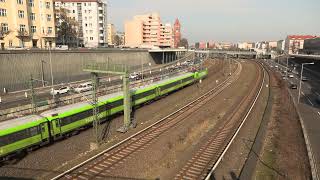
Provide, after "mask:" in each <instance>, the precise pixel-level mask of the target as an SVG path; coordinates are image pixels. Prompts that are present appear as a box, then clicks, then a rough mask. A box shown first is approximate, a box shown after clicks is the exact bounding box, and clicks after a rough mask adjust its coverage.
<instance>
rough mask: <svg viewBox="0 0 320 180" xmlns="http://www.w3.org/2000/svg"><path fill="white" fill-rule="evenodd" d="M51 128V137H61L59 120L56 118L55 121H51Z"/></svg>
mask: <svg viewBox="0 0 320 180" xmlns="http://www.w3.org/2000/svg"><path fill="white" fill-rule="evenodd" d="M51 128H52V131H51V134H52V136H54V137H59V136H60V135H61V119H60V118H57V119H55V120H52V123H51Z"/></svg>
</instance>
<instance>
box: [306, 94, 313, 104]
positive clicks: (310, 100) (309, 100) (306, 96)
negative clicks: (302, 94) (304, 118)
mask: <svg viewBox="0 0 320 180" xmlns="http://www.w3.org/2000/svg"><path fill="white" fill-rule="evenodd" d="M306 98H307V99H308V101H309V103H310V104H311V105H312V106H313V103H312V102H311V100H310V99H309V98H308V97H307V96H306Z"/></svg>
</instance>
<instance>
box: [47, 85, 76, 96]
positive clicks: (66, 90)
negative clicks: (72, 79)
mask: <svg viewBox="0 0 320 180" xmlns="http://www.w3.org/2000/svg"><path fill="white" fill-rule="evenodd" d="M70 91H71V88H70V87H69V86H63V87H60V88H59V89H53V88H52V89H51V91H50V94H51V95H59V94H66V93H69V92H70Z"/></svg>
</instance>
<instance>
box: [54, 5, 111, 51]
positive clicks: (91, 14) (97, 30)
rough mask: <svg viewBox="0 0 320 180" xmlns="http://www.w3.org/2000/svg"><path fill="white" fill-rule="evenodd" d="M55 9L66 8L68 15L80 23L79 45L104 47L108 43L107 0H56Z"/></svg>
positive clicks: (78, 30)
mask: <svg viewBox="0 0 320 180" xmlns="http://www.w3.org/2000/svg"><path fill="white" fill-rule="evenodd" d="M55 10H56V11H57V12H61V11H62V10H65V12H67V16H68V17H69V18H71V19H73V20H74V21H75V22H76V23H77V24H78V27H76V29H77V30H76V31H77V36H78V41H79V42H78V44H79V46H80V45H83V46H85V47H104V46H107V45H108V36H107V3H106V2H105V1H102V0H55ZM59 18H60V17H59V14H57V16H56V21H57V23H59V21H61V20H60V19H59ZM57 31H58V30H57ZM60 39H61V38H60ZM59 43H61V42H59Z"/></svg>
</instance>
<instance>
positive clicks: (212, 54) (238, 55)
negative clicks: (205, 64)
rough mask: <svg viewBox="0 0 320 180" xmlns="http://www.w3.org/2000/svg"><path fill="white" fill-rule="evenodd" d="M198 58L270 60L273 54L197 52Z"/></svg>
mask: <svg viewBox="0 0 320 180" xmlns="http://www.w3.org/2000/svg"><path fill="white" fill-rule="evenodd" d="M195 54H196V56H200V57H202V56H209V57H222V56H225V55H227V56H231V57H234V58H245V59H252V58H253V59H255V58H257V57H260V58H270V57H271V54H263V55H262V54H259V53H257V52H254V51H232V50H195Z"/></svg>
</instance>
